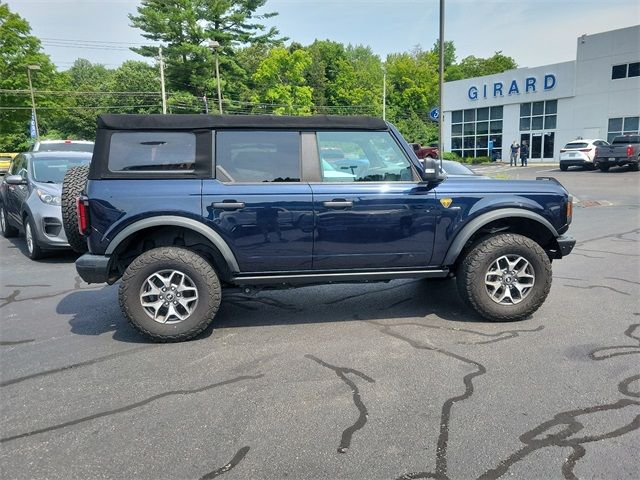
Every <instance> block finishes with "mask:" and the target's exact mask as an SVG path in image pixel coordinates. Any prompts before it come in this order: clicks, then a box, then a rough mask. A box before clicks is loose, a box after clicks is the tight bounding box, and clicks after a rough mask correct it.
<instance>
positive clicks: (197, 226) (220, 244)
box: [105, 215, 240, 273]
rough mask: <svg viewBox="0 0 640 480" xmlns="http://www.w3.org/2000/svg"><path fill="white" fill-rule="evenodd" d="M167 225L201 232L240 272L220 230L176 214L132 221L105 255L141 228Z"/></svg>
mask: <svg viewBox="0 0 640 480" xmlns="http://www.w3.org/2000/svg"><path fill="white" fill-rule="evenodd" d="M166 226H174V227H182V228H186V229H188V230H193V231H194V232H196V233H199V234H200V235H202V236H203V237H205V238H206V239H207V240H209V241H210V242H211V243H212V244H213V245H214V246H215V247H216V248H217V249H218V250H219V251H220V253H221V254H222V256H223V258H224V259H225V261H226V262H227V265H228V266H229V269H230V270H231V272H235V273H237V272H240V267H239V266H238V261H237V260H236V256H235V255H234V254H233V251H232V250H231V248H230V247H229V245H228V244H227V242H225V241H224V239H223V238H222V237H221V236H220V234H219V233H218V232H216V231H215V230H213V229H211V228H209V227H207V226H206V225H204V224H203V223H201V222H198V221H196V220H193V219H190V218H184V217H178V216H175V215H160V216H156V217H150V218H145V219H143V220H139V221H137V222H135V223H132V224H131V225H128V226H127V227H125V228H124V229H123V230H122V231H120V233H118V234H117V235H116V236H115V237H114V238H113V240H111V242H110V243H109V246H108V247H107V250H106V251H105V255H111V254H113V252H114V251H115V250H116V248H118V245H120V244H121V243H122V242H123V241H125V240H126V239H127V238H129V236H131V235H132V234H134V233H136V232H139V231H140V230H144V229H145V228H150V227H166Z"/></svg>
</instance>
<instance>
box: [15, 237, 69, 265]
mask: <svg viewBox="0 0 640 480" xmlns="http://www.w3.org/2000/svg"><path fill="white" fill-rule="evenodd" d="M7 240H8V241H9V242H11V246H9V247H8V248H16V249H18V250H20V253H22V254H23V255H24V256H25V257H29V252H28V251H27V242H26V241H25V239H24V235H23V234H22V233H21V234H20V235H19V236H17V237H13V238H8V239H7ZM79 256H80V254H79V253H76V252H74V251H73V250H71V249H56V250H46V251H45V256H44V257H42V258H40V259H38V260H32V261H33V262H37V263H73V262H75V261H76V260H77V259H78V257H79Z"/></svg>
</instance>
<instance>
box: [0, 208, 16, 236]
mask: <svg viewBox="0 0 640 480" xmlns="http://www.w3.org/2000/svg"><path fill="white" fill-rule="evenodd" d="M0 230H1V232H2V236H3V237H4V238H11V237H15V236H16V235H18V229H17V228H15V227H12V226H11V225H10V224H9V217H8V216H7V211H6V210H5V208H4V205H0Z"/></svg>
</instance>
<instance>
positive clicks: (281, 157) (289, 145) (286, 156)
mask: <svg viewBox="0 0 640 480" xmlns="http://www.w3.org/2000/svg"><path fill="white" fill-rule="evenodd" d="M300 172H301V166H300V133H299V132H278V131H246V132H242V131H219V132H217V134H216V178H217V179H218V180H221V181H223V182H237V183H256V182H299V181H300Z"/></svg>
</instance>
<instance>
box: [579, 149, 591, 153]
mask: <svg viewBox="0 0 640 480" xmlns="http://www.w3.org/2000/svg"><path fill="white" fill-rule="evenodd" d="M591 150H592V149H591V148H581V149H580V150H578V151H579V152H586V153H589V152H590V151H591Z"/></svg>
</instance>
